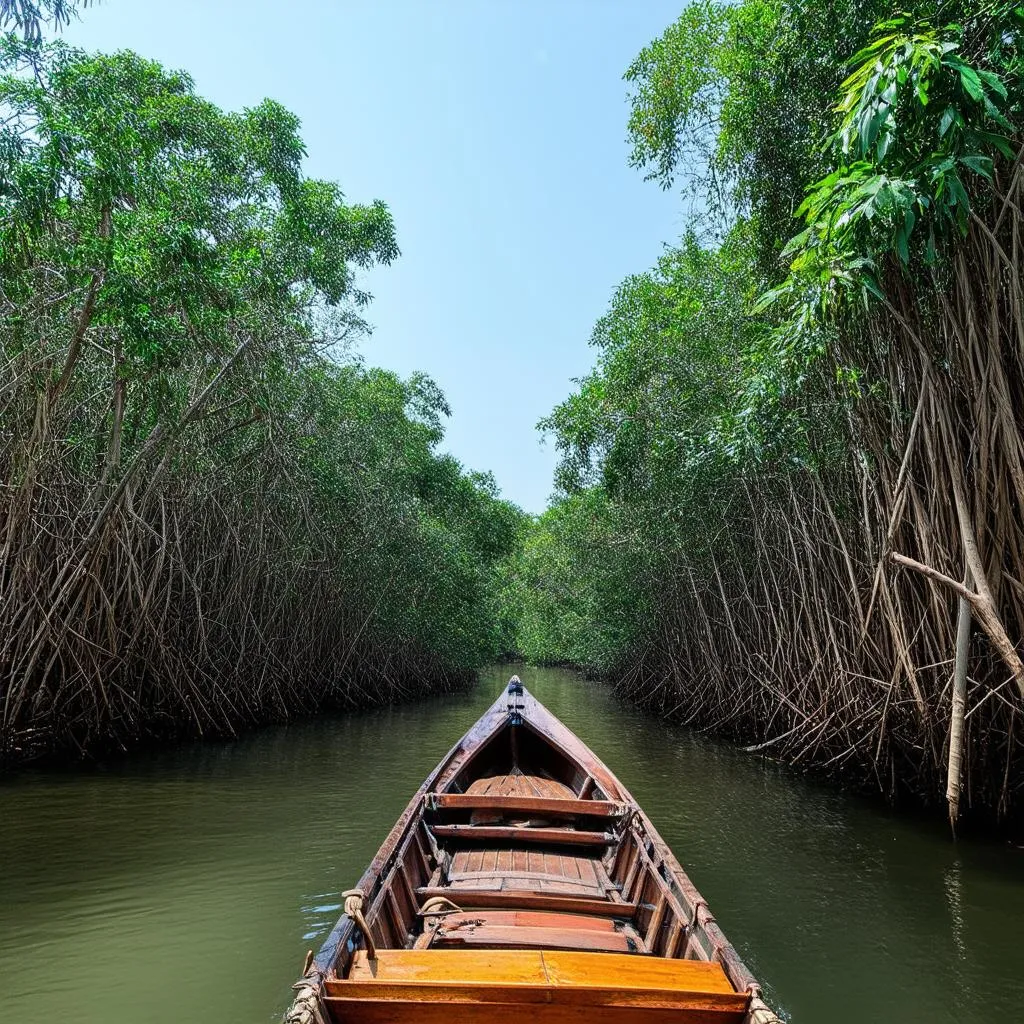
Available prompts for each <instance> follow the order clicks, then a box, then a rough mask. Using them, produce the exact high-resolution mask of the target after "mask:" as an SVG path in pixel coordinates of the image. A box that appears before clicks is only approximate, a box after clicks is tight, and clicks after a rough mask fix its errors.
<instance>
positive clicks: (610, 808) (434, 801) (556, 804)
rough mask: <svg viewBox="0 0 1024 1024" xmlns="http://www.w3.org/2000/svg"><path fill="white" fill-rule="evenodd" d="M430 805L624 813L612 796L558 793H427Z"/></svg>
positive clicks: (567, 813)
mask: <svg viewBox="0 0 1024 1024" xmlns="http://www.w3.org/2000/svg"><path fill="white" fill-rule="evenodd" d="M425 800H426V803H427V806H432V807H437V808H439V809H442V810H471V811H522V812H523V813H525V814H551V815H556V816H559V817H561V816H565V817H574V816H576V815H580V814H588V815H592V816H595V817H599V818H611V817H615V816H616V815H619V814H621V813H622V810H623V805H622V804H616V803H612V801H610V800H575V799H568V798H565V797H555V796H518V795H510V796H494V795H493V794H489V793H488V794H475V793H428V794H427V796H426V798H425Z"/></svg>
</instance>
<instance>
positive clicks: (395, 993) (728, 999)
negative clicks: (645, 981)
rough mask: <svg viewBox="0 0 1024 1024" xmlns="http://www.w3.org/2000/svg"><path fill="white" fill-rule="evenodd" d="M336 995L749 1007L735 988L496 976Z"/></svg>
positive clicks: (354, 984)
mask: <svg viewBox="0 0 1024 1024" xmlns="http://www.w3.org/2000/svg"><path fill="white" fill-rule="evenodd" d="M328 991H329V992H330V994H331V996H336V997H340V998H342V999H346V1000H348V1001H349V1002H352V1003H356V1002H361V1001H363V1000H367V1001H371V1002H383V1001H385V1000H398V1001H402V1002H409V1001H415V1002H417V1003H422V1004H423V1005H425V1006H429V1005H430V1004H431V1003H450V1004H453V1005H457V1006H460V1007H461V1006H466V1005H473V1004H477V1005H481V1004H482V1005H488V1004H494V1003H499V1004H508V1003H521V1004H523V1005H526V1006H530V1004H535V1003H542V1004H543V1003H546V1004H549V1005H560V1006H585V1007H594V1008H597V1007H613V1006H614V1007H636V1008H641V1007H642V1008H644V1009H659V1010H660V1009H664V1010H676V1011H677V1012H678V1011H681V1010H687V1009H693V1010H705V1011H707V1010H712V1011H714V1010H718V1011H721V1010H725V1011H727V1012H728V1011H732V1012H735V1011H741V1012H742V1011H743V1010H745V1009H746V1006H747V997H746V996H739V995H737V994H736V993H735V992H730V993H729V994H728V995H724V994H721V993H718V992H678V991H675V990H667V991H665V990H659V989H648V990H643V989H620V988H615V987H613V986H607V985H605V986H593V987H587V988H576V989H560V988H557V987H556V988H552V987H551V986H549V985H545V984H540V985H530V984H519V985H493V984H491V983H490V982H464V981H463V982H460V981H449V982H446V983H444V984H443V985H438V984H435V983H431V982H415V981H397V982H389V981H341V982H335V983H333V984H331V985H330V987H329V989H328Z"/></svg>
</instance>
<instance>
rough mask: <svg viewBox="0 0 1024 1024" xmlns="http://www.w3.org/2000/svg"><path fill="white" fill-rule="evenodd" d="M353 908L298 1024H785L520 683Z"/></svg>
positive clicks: (372, 871)
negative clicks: (662, 1023) (516, 1023)
mask: <svg viewBox="0 0 1024 1024" xmlns="http://www.w3.org/2000/svg"><path fill="white" fill-rule="evenodd" d="M344 899H345V913H344V914H343V915H342V917H341V918H340V920H339V921H338V923H337V924H336V925H335V927H334V930H333V931H332V932H331V933H330V935H329V936H328V937H327V940H326V942H324V944H323V947H322V948H321V949H320V952H319V953H318V954H317V955H316V956H315V957H314V956H313V954H312V951H311V952H310V954H309V956H308V957H307V960H306V969H305V971H304V974H303V977H302V979H301V980H300V981H299V982H298V984H297V985H296V986H295V989H296V991H297V995H296V998H295V1001H294V1003H293V1004H292V1007H291V1009H290V1010H289V1011H288V1013H287V1014H286V1017H285V1021H286V1022H287V1024H385V1022H387V1024H392V1022H396V1024H397V1022H405V1021H408V1022H410V1024H411V1022H417V1024H441V1022H442V1021H444V1022H448V1021H453V1020H454V1021H464V1022H470V1024H477V1022H487V1024H511V1022H513V1021H520V1020H523V1019H526V1018H527V1017H529V1018H530V1019H531V1020H533V1021H536V1022H538V1024H549V1022H550V1024H561V1022H569V1021H573V1022H584V1021H586V1022H594V1024H647V1022H656V1021H666V1022H667V1021H673V1022H679V1024H781V1022H779V1019H778V1018H777V1017H776V1016H775V1014H774V1013H772V1011H771V1010H770V1009H769V1008H768V1007H767V1006H766V1005H765V1003H764V1001H763V999H762V997H761V992H760V988H759V986H758V984H757V982H756V981H755V979H754V977H753V976H752V975H751V973H750V971H748V970H747V968H746V967H745V966H744V964H743V962H742V961H741V960H740V958H739V956H738V954H737V953H736V951H735V949H733V947H732V946H731V945H730V944H729V942H728V941H727V940H726V938H725V936H724V935H723V934H722V932H721V930H720V929H719V927H718V925H717V924H716V923H715V920H714V918H713V917H712V916H711V914H710V912H709V911H708V907H707V904H706V903H705V902H704V900H703V898H702V897H701V895H700V893H698V892H697V890H696V888H695V887H694V885H693V883H692V882H691V881H690V879H689V878H688V877H687V875H686V873H685V872H684V871H683V869H682V868H681V867H680V866H679V863H678V862H677V861H676V859H675V857H674V856H673V855H672V852H671V851H670V850H669V849H668V847H667V846H666V845H665V843H664V842H663V841H662V839H661V837H660V836H659V835H658V833H657V831H655V829H654V826H653V825H652V824H651V823H650V821H649V820H648V818H647V816H646V815H645V814H644V812H643V811H642V810H641V809H640V807H639V806H638V805H637V803H636V801H635V800H634V799H633V797H632V796H630V794H629V793H628V791H627V790H626V788H625V787H624V786H623V785H622V783H621V782H619V780H618V779H616V778H615V776H614V775H613V774H612V773H611V772H610V771H609V770H608V768H606V767H605V765H604V764H602V763H601V761H600V760H599V759H598V758H597V756H596V755H595V754H594V753H593V752H592V751H590V750H589V749H588V748H587V747H586V746H585V745H584V744H583V743H582V742H581V741H580V740H579V739H578V738H577V737H576V736H575V735H573V733H572V732H570V731H569V729H567V728H566V727H565V726H564V725H563V724H562V723H561V722H560V721H558V719H557V718H555V716H554V715H552V714H551V713H550V712H549V711H548V710H547V709H546V708H545V707H544V706H543V705H542V704H540V702H539V701H537V700H535V699H534V698H533V697H532V696H531V695H530V694H529V693H528V692H527V691H526V690H525V689H524V687H523V685H522V683H520V681H519V679H518V678H517V677H515V676H513V678H512V680H511V682H510V683H509V685H508V689H507V691H506V692H503V693H502V695H501V696H500V697H499V698H498V700H497V701H496V702H495V703H494V704H493V705H492V706H491V707H490V708H489V709H488V711H487V712H486V713H485V714H484V715H483V717H482V718H481V719H480V720H479V721H478V722H477V723H476V725H474V726H473V728H472V729H470V730H469V732H468V733H466V735H465V736H464V737H463V738H462V739H461V740H459V742H458V743H457V744H456V745H455V747H454V748H453V749H452V750H451V751H450V752H449V753H448V754H447V756H445V758H444V759H443V760H442V761H441V763H440V764H439V765H438V766H437V767H436V768H435V769H434V770H433V772H431V773H430V775H429V776H428V778H427V780H426V781H425V782H424V783H423V785H422V786H421V787H420V789H419V791H418V792H417V793H416V795H415V796H414V797H413V799H412V801H411V802H410V804H409V806H408V807H407V808H406V809H405V811H404V813H403V814H402V816H401V817H400V818H399V819H398V822H397V823H396V824H395V827H394V828H393V829H392V830H391V833H390V835H388V837H387V839H386V840H385V842H384V845H383V846H382V847H381V849H380V852H379V853H378V854H377V856H376V857H374V859H373V862H372V863H371V864H370V866H369V868H368V869H367V871H366V873H365V874H364V875H363V877H362V879H361V880H360V881H359V885H358V888H356V889H353V890H350V891H348V892H346V893H345V894H344Z"/></svg>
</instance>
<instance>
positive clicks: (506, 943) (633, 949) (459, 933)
mask: <svg viewBox="0 0 1024 1024" xmlns="http://www.w3.org/2000/svg"><path fill="white" fill-rule="evenodd" d="M448 946H464V947H467V946H489V947H499V948H501V947H504V948H507V949H528V948H539V949H580V950H597V951H604V952H609V953H646V952H647V950H646V947H645V946H644V943H643V939H642V938H641V937H640V935H639V933H638V932H637V931H636V929H634V928H633V927H632V926H631V925H629V924H628V923H625V922H623V921H615V920H613V919H611V918H608V917H595V916H591V915H589V914H579V913H575V914H573V913H556V912H553V911H547V910H473V911H466V912H464V913H458V914H447V915H445V916H444V917H442V918H439V919H437V923H436V925H435V926H434V927H433V928H432V929H431V930H428V931H426V932H424V933H423V934H422V935H421V936H420V937H419V938H418V939H417V940H416V948H431V949H439V948H441V947H448Z"/></svg>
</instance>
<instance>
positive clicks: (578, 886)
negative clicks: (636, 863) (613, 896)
mask: <svg viewBox="0 0 1024 1024" xmlns="http://www.w3.org/2000/svg"><path fill="white" fill-rule="evenodd" d="M448 881H449V883H450V884H451V887H452V888H453V889H454V888H457V887H458V886H466V887H468V888H471V889H514V888H519V889H522V888H526V889H532V888H535V887H536V886H538V885H540V886H543V887H545V888H546V887H548V886H551V887H552V888H553V889H555V890H561V891H564V892H579V893H584V894H586V895H588V896H595V897H603V896H604V890H603V889H602V888H601V887H600V886H596V885H585V884H583V883H582V882H570V881H569V879H567V878H566V877H565V876H564V875H546V874H543V873H542V872H540V871H531V872H528V873H526V874H516V873H514V872H513V873H510V874H506V875H487V874H483V873H482V872H479V871H470V872H460V873H451V874H449V876H448Z"/></svg>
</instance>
